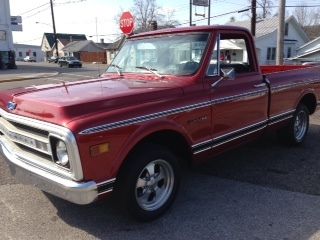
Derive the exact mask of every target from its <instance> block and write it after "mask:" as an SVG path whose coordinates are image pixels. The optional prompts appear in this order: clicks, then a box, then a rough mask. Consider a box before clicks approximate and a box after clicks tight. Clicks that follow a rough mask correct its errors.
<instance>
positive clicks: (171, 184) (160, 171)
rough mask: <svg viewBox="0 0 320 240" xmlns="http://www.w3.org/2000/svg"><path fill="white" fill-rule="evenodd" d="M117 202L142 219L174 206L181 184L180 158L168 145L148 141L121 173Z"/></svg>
mask: <svg viewBox="0 0 320 240" xmlns="http://www.w3.org/2000/svg"><path fill="white" fill-rule="evenodd" d="M119 178H120V179H119V184H118V185H117V186H116V192H117V193H118V194H117V196H118V197H117V202H118V204H120V207H121V208H122V210H125V212H127V213H129V215H131V216H132V217H133V218H135V219H136V220H139V221H144V222H145V221H151V220H154V219H156V218H158V217H159V216H160V215H162V214H163V213H165V211H166V210H167V209H168V208H169V207H170V206H171V205H172V203H173V201H174V199H175V196H176V193H177V190H178V188H179V184H180V166H179V164H178V159H177V158H176V156H175V155H173V154H172V153H171V152H170V151H169V150H168V149H167V148H165V147H163V146H159V145H153V144H145V145H143V146H142V147H140V148H139V150H138V151H136V152H135V153H133V154H132V155H131V156H130V157H129V159H128V161H127V163H126V165H125V167H124V169H123V170H122V171H121V173H120V176H119Z"/></svg>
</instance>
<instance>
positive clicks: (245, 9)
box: [174, 7, 251, 26]
mask: <svg viewBox="0 0 320 240" xmlns="http://www.w3.org/2000/svg"><path fill="white" fill-rule="evenodd" d="M250 9H251V8H250V7H248V8H242V9H239V10H235V11H231V12H226V13H222V14H218V15H214V16H211V17H210V19H211V18H217V17H222V16H225V15H229V14H232V13H241V12H245V11H249V10H250ZM207 19H208V17H204V18H201V19H198V20H192V22H193V23H194V22H200V21H204V20H207ZM188 23H190V21H189V22H184V23H179V24H176V25H174V26H181V25H185V24H188Z"/></svg>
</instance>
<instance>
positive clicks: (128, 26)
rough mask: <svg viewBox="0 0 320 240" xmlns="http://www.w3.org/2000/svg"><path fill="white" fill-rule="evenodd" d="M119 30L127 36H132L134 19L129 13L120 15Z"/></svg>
mask: <svg viewBox="0 0 320 240" xmlns="http://www.w3.org/2000/svg"><path fill="white" fill-rule="evenodd" d="M120 29H121V31H122V32H123V33H124V34H125V35H127V36H128V35H130V34H132V32H133V30H134V19H133V16H132V14H131V13H130V12H124V13H122V15H121V17H120Z"/></svg>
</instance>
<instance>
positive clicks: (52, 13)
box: [50, 0, 59, 57]
mask: <svg viewBox="0 0 320 240" xmlns="http://www.w3.org/2000/svg"><path fill="white" fill-rule="evenodd" d="M50 6H51V16H52V26H53V35H54V43H55V45H56V53H57V57H59V50H58V41H57V32H56V24H55V22H54V12H53V3H52V0H50Z"/></svg>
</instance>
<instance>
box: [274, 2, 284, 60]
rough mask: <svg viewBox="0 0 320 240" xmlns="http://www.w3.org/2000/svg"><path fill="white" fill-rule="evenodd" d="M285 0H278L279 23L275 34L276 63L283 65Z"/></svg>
mask: <svg viewBox="0 0 320 240" xmlns="http://www.w3.org/2000/svg"><path fill="white" fill-rule="evenodd" d="M285 10H286V0H280V3H279V23H278V24H279V25H278V35H277V59H276V64H277V65H283V42H284V41H283V40H284V22H285Z"/></svg>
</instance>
